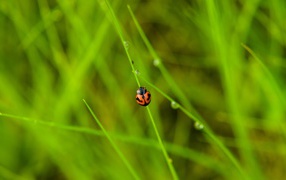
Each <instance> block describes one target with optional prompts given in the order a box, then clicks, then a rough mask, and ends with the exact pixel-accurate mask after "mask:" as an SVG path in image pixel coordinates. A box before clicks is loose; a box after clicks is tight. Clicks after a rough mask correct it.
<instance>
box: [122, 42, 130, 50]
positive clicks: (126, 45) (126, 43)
mask: <svg viewBox="0 0 286 180" xmlns="http://www.w3.org/2000/svg"><path fill="white" fill-rule="evenodd" d="M129 44H130V43H129V42H128V41H124V42H123V45H124V48H125V49H126V50H128V49H129Z"/></svg>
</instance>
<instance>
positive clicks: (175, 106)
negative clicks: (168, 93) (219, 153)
mask: <svg viewBox="0 0 286 180" xmlns="http://www.w3.org/2000/svg"><path fill="white" fill-rule="evenodd" d="M171 107H172V108H173V109H178V108H179V104H178V103H177V102H175V101H172V102H171Z"/></svg>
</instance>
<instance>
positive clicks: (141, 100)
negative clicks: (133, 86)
mask: <svg viewBox="0 0 286 180" xmlns="http://www.w3.org/2000/svg"><path fill="white" fill-rule="evenodd" d="M136 101H137V103H138V104H139V105H141V106H147V105H148V104H149V103H150V102H151V93H150V92H149V91H148V90H147V89H146V88H145V87H140V88H139V89H138V90H137V94H136Z"/></svg>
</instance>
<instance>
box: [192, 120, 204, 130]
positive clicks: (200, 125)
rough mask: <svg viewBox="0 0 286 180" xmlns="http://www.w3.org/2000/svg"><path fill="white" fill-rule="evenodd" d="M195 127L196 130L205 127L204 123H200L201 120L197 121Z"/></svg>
mask: <svg viewBox="0 0 286 180" xmlns="http://www.w3.org/2000/svg"><path fill="white" fill-rule="evenodd" d="M194 127H195V129H196V130H202V129H204V125H203V124H201V123H199V122H195V124H194Z"/></svg>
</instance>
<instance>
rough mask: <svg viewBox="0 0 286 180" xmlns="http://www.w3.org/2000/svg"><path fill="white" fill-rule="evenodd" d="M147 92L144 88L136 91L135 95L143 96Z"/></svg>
mask: <svg viewBox="0 0 286 180" xmlns="http://www.w3.org/2000/svg"><path fill="white" fill-rule="evenodd" d="M146 92H147V89H146V88H145V87H140V88H139V89H137V94H140V95H143V94H145V93H146Z"/></svg>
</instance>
